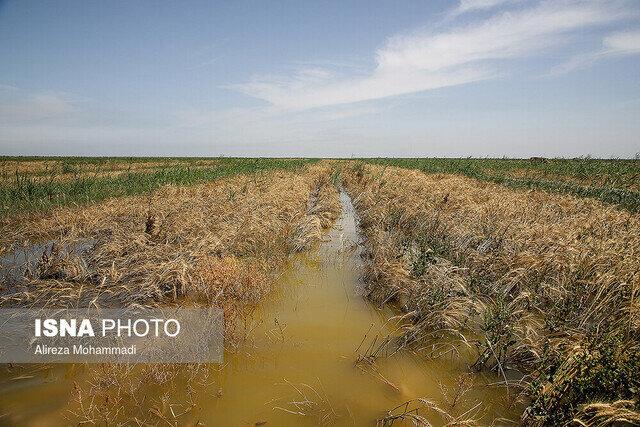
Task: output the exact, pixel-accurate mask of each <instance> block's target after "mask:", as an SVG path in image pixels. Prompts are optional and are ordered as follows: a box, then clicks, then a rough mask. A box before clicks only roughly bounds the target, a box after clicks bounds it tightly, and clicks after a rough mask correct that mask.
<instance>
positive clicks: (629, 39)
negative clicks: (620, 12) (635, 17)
mask: <svg viewBox="0 0 640 427" xmlns="http://www.w3.org/2000/svg"><path fill="white" fill-rule="evenodd" d="M638 54H640V30H632V31H620V32H615V33H611V34H609V35H607V36H606V37H604V39H603V40H602V47H601V48H600V49H599V50H596V51H594V52H588V53H583V54H580V55H575V56H574V57H572V58H570V59H569V60H567V61H566V62H564V63H563V64H560V65H558V66H556V67H554V68H553V69H552V70H551V72H550V75H552V76H554V75H558V74H564V73H568V72H571V71H575V70H578V69H582V68H586V67H589V66H591V65H593V64H595V63H596V62H598V61H601V60H604V59H607V58H612V57H621V56H629V55H638Z"/></svg>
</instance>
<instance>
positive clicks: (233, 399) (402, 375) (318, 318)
mask: <svg viewBox="0 0 640 427" xmlns="http://www.w3.org/2000/svg"><path fill="white" fill-rule="evenodd" d="M340 197H341V202H342V207H343V214H342V216H341V218H340V219H339V220H338V221H337V223H336V225H335V226H334V227H333V229H331V231H329V232H328V233H327V234H326V235H325V241H324V242H323V243H322V244H321V245H320V246H319V248H317V250H314V251H311V252H310V253H307V254H299V255H296V256H294V257H293V258H292V259H291V261H290V262H289V265H288V267H287V268H286V270H285V271H284V274H283V275H282V276H281V279H280V280H279V283H278V285H277V287H276V291H275V292H273V293H272V294H271V295H270V296H269V298H268V299H267V300H265V301H263V303H262V304H261V305H260V307H259V308H258V309H257V311H255V312H254V313H253V314H252V316H251V319H250V321H249V322H248V323H247V326H246V330H247V331H248V333H247V338H246V340H245V341H243V342H242V343H241V344H240V346H239V348H237V349H236V350H234V351H233V352H229V351H227V352H226V354H225V364H224V366H222V367H221V366H217V367H215V368H212V370H213V374H212V377H211V378H209V379H208V383H209V384H210V385H207V386H204V389H205V390H204V391H203V390H200V391H199V392H198V393H197V394H196V395H195V398H194V402H193V405H194V406H193V410H191V411H190V412H188V413H186V414H184V415H181V416H180V417H179V418H178V424H181V425H182V424H187V425H195V424H197V422H198V421H201V422H204V423H205V424H207V425H220V426H236V425H251V426H253V425H267V426H270V425H273V426H299V425H310V426H311V425H318V424H329V425H355V426H361V425H363V426H364V425H375V423H376V419H378V418H380V417H382V416H384V415H385V413H386V411H387V410H390V409H392V408H394V407H396V406H398V405H401V404H402V403H403V402H406V401H408V400H411V399H417V398H425V399H429V400H432V401H433V402H435V403H436V404H438V405H439V406H441V407H442V408H443V409H446V410H448V411H451V413H452V414H453V415H459V414H461V413H464V412H465V411H467V410H469V409H470V408H474V407H476V405H478V404H479V403H481V407H482V409H481V410H480V411H479V415H478V417H477V418H481V420H480V421H481V422H482V423H483V424H490V423H491V421H492V420H494V419H495V418H500V417H504V418H510V419H517V416H518V414H519V413H520V412H521V410H522V408H521V407H518V408H514V407H512V405H511V403H510V402H511V401H513V400H515V399H514V396H513V394H514V392H513V391H512V396H509V395H508V394H507V392H506V391H505V390H504V389H503V388H500V387H495V386H487V384H490V383H496V382H499V381H500V379H499V378H498V377H495V376H493V375H490V374H486V375H485V374H474V375H473V376H472V377H471V379H470V380H469V381H470V382H467V383H465V384H467V386H468V387H467V386H466V387H465V388H469V390H468V391H467V392H466V393H464V394H463V395H462V396H458V394H459V393H458V391H459V387H458V386H457V384H458V383H459V381H460V379H461V376H460V375H462V374H465V373H467V372H468V370H467V368H466V366H467V365H466V363H468V362H469V360H465V357H464V356H462V357H454V358H451V357H448V358H447V357H445V358H440V359H437V360H426V359H423V358H421V357H419V356H417V355H415V354H414V353H411V352H409V351H406V350H403V351H399V352H396V353H395V354H393V355H391V356H389V357H380V358H378V359H377V361H376V366H377V367H376V368H375V369H374V368H373V367H371V366H370V365H368V364H361V365H360V366H361V368H359V367H357V366H356V365H355V361H356V360H357V358H358V354H363V353H365V350H366V349H367V348H368V346H369V344H370V342H371V341H372V339H374V337H375V336H376V335H378V336H379V337H384V336H386V335H387V334H389V333H391V332H393V330H394V329H395V327H396V323H394V322H389V321H388V320H387V319H389V318H391V317H393V316H394V315H397V313H394V312H392V311H391V310H390V309H387V308H385V309H379V308H377V307H375V306H373V305H371V304H369V303H368V302H367V301H366V300H365V299H364V298H363V297H362V282H361V279H360V277H361V269H362V262H363V261H362V259H361V257H360V253H359V250H360V249H359V246H358V244H357V243H358V233H357V231H358V229H357V223H356V217H355V212H354V209H353V206H352V204H351V201H350V199H349V197H348V196H347V195H346V194H345V193H342V194H341V196H340ZM365 335H367V339H366V340H364V343H363V338H364V337H365ZM378 342H379V340H378ZM83 370H84V368H82V367H74V365H67V366H56V367H54V368H47V367H44V368H43V369H42V370H41V371H40V372H39V373H36V375H34V377H33V378H25V379H21V380H17V381H16V380H13V381H12V380H7V379H1V378H0V408H4V409H3V410H2V411H4V412H9V413H10V414H11V415H10V419H11V420H19V421H21V422H31V423H32V424H41V425H53V424H68V423H69V420H68V419H64V418H63V416H64V415H66V416H68V414H65V412H67V409H69V408H70V405H71V404H69V403H68V399H69V397H68V396H69V392H70V390H71V389H72V387H73V380H74V379H77V378H79V377H82V376H83V375H84V374H82V372H83ZM3 375H4V374H3ZM5 378H6V377H5ZM151 394H152V391H150V395H151ZM454 400H455V401H456V404H455V405H454V407H453V408H452V407H451V406H452V405H451V402H452V401H454ZM420 414H421V415H422V414H425V413H424V411H421V412H420ZM1 415H2V413H0V416H1ZM72 419H73V417H72ZM2 420H3V418H0V423H2ZM432 421H433V423H434V424H435V425H438V419H437V418H432ZM407 423H408V422H407ZM394 425H403V424H401V423H400V422H397V423H396V424H394ZM406 425H410V424H406Z"/></svg>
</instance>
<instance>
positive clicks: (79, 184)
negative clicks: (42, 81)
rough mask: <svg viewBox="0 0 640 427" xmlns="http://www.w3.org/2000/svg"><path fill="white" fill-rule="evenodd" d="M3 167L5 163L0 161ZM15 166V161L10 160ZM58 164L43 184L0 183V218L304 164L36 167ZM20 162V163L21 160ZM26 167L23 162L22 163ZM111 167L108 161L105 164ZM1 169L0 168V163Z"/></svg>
mask: <svg viewBox="0 0 640 427" xmlns="http://www.w3.org/2000/svg"><path fill="white" fill-rule="evenodd" d="M3 160H4V161H8V160H10V159H9V158H3ZM11 160H15V159H11ZM47 160H48V161H51V160H53V161H58V162H60V163H61V168H60V167H59V168H57V169H55V170H49V171H48V175H46V176H45V179H37V177H42V176H43V174H42V172H41V171H37V172H34V173H27V172H15V173H14V174H12V176H11V179H7V180H5V181H4V182H0V217H5V216H8V215H14V214H22V213H28V212H35V211H45V210H48V209H51V208H53V207H57V206H64V205H74V204H84V203H90V202H97V201H101V200H105V199H107V198H110V197H119V196H131V195H135V194H142V193H146V192H149V191H152V190H154V189H156V188H158V187H160V186H162V185H166V184H174V185H191V184H197V183H201V182H205V181H211V180H215V179H218V178H221V177H225V176H230V175H235V174H241V173H255V172H258V171H266V170H273V169H292V168H297V167H300V166H302V165H303V164H305V163H308V162H310V160H304V159H296V160H293V159H292V160H287V159H239V158H220V159H216V161H215V163H212V164H211V165H206V166H205V167H198V168H195V167H191V165H190V162H189V160H190V159H180V161H179V164H178V165H171V166H167V167H164V166H163V167H160V168H156V169H152V170H147V171H144V172H134V171H130V170H124V171H121V172H122V173H120V174H114V175H106V176H98V175H97V174H93V175H91V174H84V175H81V174H77V175H75V176H72V178H73V179H70V180H63V179H59V178H60V176H61V174H64V173H71V174H73V173H75V171H76V170H77V169H76V168H77V167H78V165H81V164H86V163H88V162H89V163H90V162H93V161H96V162H99V161H101V160H102V161H104V159H84V158H59V159H55V158H38V159H30V161H32V162H38V161H47ZM166 160H167V159H164V158H163V159H138V158H135V159H126V160H125V159H115V161H122V162H125V163H126V162H135V163H140V162H141V161H148V162H149V161H166ZM21 161H22V160H21ZM25 161H27V160H25ZM109 161H114V159H109ZM0 164H1V163H0Z"/></svg>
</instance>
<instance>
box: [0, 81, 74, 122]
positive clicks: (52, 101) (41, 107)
mask: <svg viewBox="0 0 640 427" xmlns="http://www.w3.org/2000/svg"><path fill="white" fill-rule="evenodd" d="M15 90H16V91H17V89H15ZM74 111H75V107H74V106H73V103H72V101H71V100H70V99H68V98H67V97H65V96H62V95H60V94H55V93H40V94H35V95H30V96H26V97H22V98H19V99H10V100H6V101H4V102H2V101H0V122H7V121H29V120H35V119H47V118H52V117H60V116H65V115H68V114H70V113H73V112H74Z"/></svg>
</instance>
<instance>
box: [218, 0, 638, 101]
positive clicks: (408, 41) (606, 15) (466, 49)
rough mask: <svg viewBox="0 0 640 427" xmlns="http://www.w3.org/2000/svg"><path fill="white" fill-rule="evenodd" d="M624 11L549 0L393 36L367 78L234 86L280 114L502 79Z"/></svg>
mask: <svg viewBox="0 0 640 427" xmlns="http://www.w3.org/2000/svg"><path fill="white" fill-rule="evenodd" d="M490 3H491V2H490V1H489V0H487V1H485V2H479V1H476V2H464V4H466V6H465V7H468V8H469V7H475V8H480V7H481V6H482V5H484V7H490V6H489V4H490ZM499 3H503V2H502V1H501V2H499ZM492 4H493V3H492ZM497 4H498V3H495V4H494V5H497ZM625 5H626V3H625V2H617V1H613V2H601V1H579V0H555V1H543V2H539V3H537V4H535V5H534V6H532V7H528V8H525V9H522V10H518V11H510V12H502V13H499V14H496V15H494V16H492V17H490V18H488V19H485V20H481V21H478V22H474V23H471V24H466V25H459V26H457V27H454V28H452V29H450V30H445V31H439V32H435V33H434V32H430V31H428V30H422V31H418V32H415V33H413V34H408V35H397V36H394V37H391V38H390V39H388V40H387V42H386V43H385V44H384V45H383V46H382V47H381V48H379V49H378V50H377V52H376V55H375V58H376V66H375V68H374V69H373V70H372V71H370V72H368V73H364V74H354V75H350V76H345V75H344V74H343V75H338V74H336V73H335V72H334V71H332V70H330V69H317V68H315V69H303V70H301V71H299V72H297V73H294V74H293V75H289V76H276V77H274V76H267V77H262V78H255V79H253V80H252V81H250V82H247V83H243V84H236V85H232V86H229V87H230V88H232V89H235V90H238V91H240V92H242V93H245V94H247V95H249V96H252V97H254V98H258V99H262V100H264V101H266V102H268V103H269V104H270V105H271V106H272V107H273V108H274V109H276V110H296V109H309V108H317V107H323V106H330V105H339V104H348V103H354V102H360V101H367V100H373V99H380V98H386V97H391V96H397V95H403V94H409V93H415V92H421V91H426V90H431V89H437V88H442V87H447V86H454V85H461V84H465V83H469V82H474V81H478V80H485V79H490V78H494V77H495V76H497V75H500V74H502V73H503V70H501V69H500V68H498V66H497V65H498V64H497V63H496V61H498V60H505V59H512V58H523V57H529V56H532V55H536V54H541V53H542V52H544V51H545V50H548V49H553V48H554V47H556V46H557V45H558V44H560V43H562V42H563V41H565V39H566V36H567V35H568V34H570V33H571V32H573V31H577V30H580V29H583V28H586V27H590V26H596V25H602V24H606V23H610V22H613V21H616V20H620V19H622V18H624V17H625V14H626V13H628V11H627V10H626V8H625ZM613 42H618V43H620V42H622V43H625V41H624V40H622V41H620V40H618V41H616V40H613Z"/></svg>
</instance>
